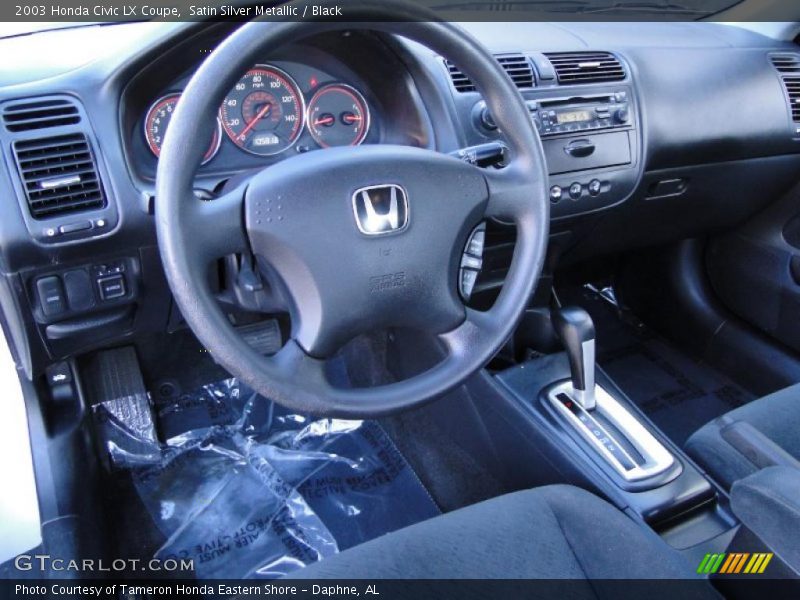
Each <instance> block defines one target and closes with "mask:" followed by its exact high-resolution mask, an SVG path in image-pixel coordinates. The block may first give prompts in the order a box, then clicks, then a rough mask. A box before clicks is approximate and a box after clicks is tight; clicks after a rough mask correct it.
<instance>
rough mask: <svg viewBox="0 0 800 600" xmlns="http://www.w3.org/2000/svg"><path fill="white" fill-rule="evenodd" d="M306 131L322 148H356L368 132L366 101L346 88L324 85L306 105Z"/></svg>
mask: <svg viewBox="0 0 800 600" xmlns="http://www.w3.org/2000/svg"><path fill="white" fill-rule="evenodd" d="M308 130H309V131H310V132H311V136H312V137H313V138H314V139H315V140H316V142H317V143H318V144H319V145H320V146H322V147H323V148H327V147H329V146H358V145H359V144H360V143H361V142H363V141H364V138H365V137H366V136H367V132H368V131H369V107H368V106H367V102H366V100H364V97H363V96H362V95H361V94H359V93H358V92H357V91H356V90H355V89H353V88H351V87H350V86H349V85H344V84H342V83H332V84H330V85H326V86H325V87H322V88H320V89H319V90H318V91H317V93H316V94H314V97H313V98H311V101H310V102H309V103H308Z"/></svg>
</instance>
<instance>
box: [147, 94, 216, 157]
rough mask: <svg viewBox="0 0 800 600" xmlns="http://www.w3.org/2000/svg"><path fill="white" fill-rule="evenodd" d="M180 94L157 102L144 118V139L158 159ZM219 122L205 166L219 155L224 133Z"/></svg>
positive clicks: (169, 95)
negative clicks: (218, 151)
mask: <svg viewBox="0 0 800 600" xmlns="http://www.w3.org/2000/svg"><path fill="white" fill-rule="evenodd" d="M180 97H181V95H180V94H167V95H166V96H163V97H161V98H159V99H158V100H156V101H155V102H154V103H153V105H152V106H151V107H150V109H149V110H148V111H147V116H146V117H145V118H144V137H145V139H146V140H147V146H148V147H149V148H150V152H152V153H153V154H154V155H155V156H156V158H158V157H159V156H160V155H161V144H163V143H164V134H166V132H167V126H168V125H169V122H170V121H171V120H172V113H173V112H175V106H176V105H177V104H178V100H179V99H180ZM220 129H221V127H220V124H219V119H218V120H217V126H216V127H215V128H214V134H213V136H212V138H211V144H210V145H209V147H208V151H207V152H206V153H205V155H204V156H203V164H206V163H207V162H208V161H210V160H211V159H212V158H214V156H215V155H216V154H217V150H219V144H220V142H221V141H222V132H221V131H220Z"/></svg>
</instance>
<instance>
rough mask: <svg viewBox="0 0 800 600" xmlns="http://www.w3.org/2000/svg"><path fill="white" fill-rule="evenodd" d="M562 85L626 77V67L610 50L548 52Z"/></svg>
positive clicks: (546, 54) (616, 79)
mask: <svg viewBox="0 0 800 600" xmlns="http://www.w3.org/2000/svg"><path fill="white" fill-rule="evenodd" d="M545 56H547V58H548V59H549V60H550V62H551V63H552V65H553V68H554V69H555V71H556V75H557V76H558V83H559V84H561V85H568V84H580V83H600V82H603V81H621V80H623V79H625V69H624V68H623V67H622V64H621V63H620V62H619V60H617V58H616V57H615V56H614V55H613V54H610V53H608V52H547V53H545Z"/></svg>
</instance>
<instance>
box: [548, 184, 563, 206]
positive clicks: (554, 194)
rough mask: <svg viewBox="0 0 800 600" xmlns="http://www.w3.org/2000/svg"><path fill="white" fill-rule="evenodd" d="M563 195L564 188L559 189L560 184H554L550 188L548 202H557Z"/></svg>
mask: <svg viewBox="0 0 800 600" xmlns="http://www.w3.org/2000/svg"><path fill="white" fill-rule="evenodd" d="M563 197H564V190H562V189H561V186H560V185H554V186H553V187H551V188H550V202H553V203H555V202H558V201H559V200H561V198H563Z"/></svg>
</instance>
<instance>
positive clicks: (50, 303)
mask: <svg viewBox="0 0 800 600" xmlns="http://www.w3.org/2000/svg"><path fill="white" fill-rule="evenodd" d="M36 290H37V292H38V293H39V305H40V306H41V307H42V312H43V313H44V314H45V316H46V317H54V316H56V315H60V314H61V313H63V312H64V311H66V310H67V303H66V300H65V298H64V288H63V287H62V285H61V280H60V279H59V278H58V277H56V276H55V275H52V276H50V277H42V278H41V279H39V280H38V281H37V282H36Z"/></svg>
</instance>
